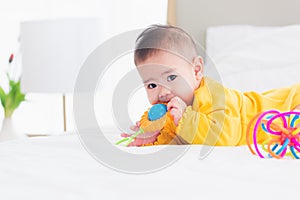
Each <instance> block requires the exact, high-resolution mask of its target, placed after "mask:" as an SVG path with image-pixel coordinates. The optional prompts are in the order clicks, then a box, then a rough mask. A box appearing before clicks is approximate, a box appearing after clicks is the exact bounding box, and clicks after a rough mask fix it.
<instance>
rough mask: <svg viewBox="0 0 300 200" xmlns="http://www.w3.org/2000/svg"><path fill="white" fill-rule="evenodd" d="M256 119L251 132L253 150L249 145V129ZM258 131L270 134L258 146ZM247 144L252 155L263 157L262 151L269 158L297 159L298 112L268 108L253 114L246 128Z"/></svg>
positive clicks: (299, 120)
mask: <svg viewBox="0 0 300 200" xmlns="http://www.w3.org/2000/svg"><path fill="white" fill-rule="evenodd" d="M255 120H256V123H255V125H254V129H253V132H252V139H253V145H254V148H255V151H256V153H255V151H254V150H253V149H252V147H251V142H250V135H251V134H250V129H251V127H252V124H253V122H254V121H255ZM260 131H264V132H265V133H267V135H269V136H271V137H270V139H267V140H266V141H264V142H263V143H262V144H261V148H259V147H258V144H257V142H258V141H257V137H258V133H259V132H260ZM246 137H247V145H248V147H249V149H250V151H251V152H252V153H253V154H254V155H256V154H257V155H258V156H259V157H261V158H265V157H266V154H264V155H263V153H262V151H261V150H263V151H264V152H266V153H267V157H270V158H272V157H273V158H278V159H280V158H283V157H284V156H290V157H292V158H293V159H299V153H300V143H299V142H300V112H296V111H291V112H283V113H280V112H279V111H276V110H269V111H266V112H263V113H260V114H258V115H257V116H255V117H254V118H253V119H252V120H251V122H250V123H249V125H248V128H247V135H246Z"/></svg>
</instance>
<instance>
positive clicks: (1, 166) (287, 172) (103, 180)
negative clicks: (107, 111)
mask: <svg viewBox="0 0 300 200" xmlns="http://www.w3.org/2000/svg"><path fill="white" fill-rule="evenodd" d="M240 2H241V1H238V0H230V1H227V3H222V4H221V5H220V6H221V8H222V9H221V8H220V7H218V6H216V5H219V3H220V2H219V1H216V0H210V1H208V0H200V1H192V0H185V1H181V0H177V1H170V2H169V5H170V7H169V8H170V9H169V14H168V16H169V22H170V23H172V24H173V25H178V26H180V27H183V28H185V29H187V30H188V31H189V32H190V33H191V34H192V35H193V37H194V38H196V39H197V40H198V41H199V43H202V44H203V46H205V48H206V51H207V56H208V57H207V60H208V63H207V64H211V65H213V66H215V67H216V69H217V71H218V76H219V77H220V78H221V80H222V81H223V83H224V84H226V85H228V86H233V87H237V88H236V89H239V90H248V89H249V88H250V86H251V88H254V89H255V90H259V91H263V90H267V89H269V88H272V87H276V86H278V85H276V84H278V83H280V85H289V84H292V83H294V82H297V81H298V80H299V79H298V77H297V76H296V75H297V74H300V67H299V65H300V60H299V58H298V57H299V56H298V55H297V54H295V53H293V52H297V53H299V52H300V49H299V48H300V38H299V35H300V34H298V33H299V27H298V26H296V25H294V24H297V23H299V21H300V15H299V12H298V11H297V8H299V6H300V5H299V2H298V1H296V0H289V1H285V2H283V1H276V2H273V1H271V0H266V1H264V3H263V2H261V1H259V0H255V1H245V2H244V3H240ZM257 5H261V6H262V8H258V6H257ZM245 7H247V8H245ZM174 8H175V9H174ZM197 8H199V10H198V9H197ZM200 8H201V9H200ZM281 8H282V9H281ZM253 10H255V11H256V13H258V14H255V15H254V14H253V12H252V11H253ZM278 10H280V11H281V13H282V14H281V15H280V16H278V12H277V11H278ZM187 11H189V12H187ZM199 11H204V12H203V13H202V14H201V12H200V13H199V15H197V14H198V12H199ZM216 13H218V15H216ZM228 13H230V14H228ZM266 13H268V15H266ZM226 14H228V15H226ZM195 16H199V21H198V22H197V25H195V24H193V23H195V21H196V20H195ZM205 16H206V17H209V20H204V19H203V17H205ZM237 16H239V17H237ZM262 16H266V17H265V18H262ZM201 24H202V25H201ZM225 25H226V26H225ZM228 25H230V26H228ZM253 25H255V26H253ZM257 25H260V26H264V27H258V26H257ZM270 25H272V26H274V25H277V26H280V27H268V26H270ZM287 25H293V26H287ZM274 32H275V33H276V34H275V36H276V37H275V36H274ZM224 33H227V37H224ZM270 34H271V36H272V37H270ZM246 36H247V37H246ZM205 38H207V39H205ZM245 38H246V41H245ZM247 38H248V39H247ZM266 38H267V39H270V40H268V43H265V45H262V46H261V44H262V42H263V41H266ZM279 40H280V42H278V46H279V48H280V49H282V48H285V51H284V52H282V51H276V50H274V49H273V51H272V52H271V54H276V55H277V56H278V55H280V56H281V58H282V59H281V60H279V61H278V62H276V63H275V64H278V65H275V66H274V64H273V63H271V62H273V59H269V57H267V56H261V55H262V52H263V53H268V52H269V53H270V49H272V48H274V45H273V44H274V41H279ZM233 41H234V42H237V44H236V43H233ZM247 42H248V43H247ZM228 44H230V45H233V46H230V45H228ZM243 44H252V45H254V46H249V45H246V46H247V48H245V45H243ZM255 45H259V46H260V47H261V48H260V49H261V51H260V52H257V51H254V52H253V51H251V48H252V49H257V46H255ZM275 46H276V45H275ZM225 47H226V48H225ZM237 47H238V48H237ZM250 47H251V48H250ZM283 53H284V54H283ZM263 55H265V54H263ZM286 56H288V58H289V59H288V61H290V62H288V61H287V60H286V59H284V58H287V57H286ZM209 62H210V63H209ZM249 63H250V64H249ZM283 64H284V66H288V67H287V69H286V68H285V69H286V71H285V73H289V76H288V77H289V78H284V77H283V78H281V79H280V80H281V81H280V82H279V81H278V79H279V76H281V75H282V71H278V68H279V67H281V66H282V65H283ZM256 65H259V66H260V68H259V69H257V68H255V67H253V66H256ZM240 66H244V67H243V68H242V70H241V67H240ZM229 67H231V68H229ZM244 69H245V70H244ZM262 69H263V70H265V72H266V74H270V75H271V76H269V77H267V76H260V75H262V74H263V73H262V72H261V70H262ZM280 69H281V68H280ZM280 72H281V73H280ZM207 73H208V74H209V73H214V72H210V71H207ZM249 74H251V76H249ZM256 78H258V79H259V80H258V81H255V80H256ZM245 79H247V81H244V82H242V81H241V80H245ZM254 82H255V83H256V84H253V83H254ZM298 82H299V81H298ZM242 83H244V84H242ZM247 83H248V84H247ZM299 92H300V91H299ZM118 132H119V129H118V127H117V126H115V127H112V128H111V129H109V130H106V131H105V133H104V135H105V137H106V138H105V140H106V142H110V144H111V145H108V146H102V147H101V152H98V153H99V155H105V156H106V158H107V159H111V161H112V162H113V163H114V164H115V165H109V164H107V163H103V162H102V160H99V159H98V157H97V155H95V154H92V153H91V150H90V149H89V148H87V146H86V142H85V140H84V138H83V137H85V136H86V137H87V138H91V139H90V142H91V145H92V146H93V145H95V146H97V145H99V143H97V137H93V136H95V134H94V133H93V132H89V131H87V132H86V133H85V134H84V135H82V134H81V135H80V137H79V135H78V134H77V133H72V134H67V135H63V134H57V135H54V136H50V137H35V138H26V139H20V140H14V141H7V142H3V143H1V144H0V160H1V162H0V175H1V176H0V177H1V179H0V188H1V189H0V191H1V193H0V198H1V199H9V200H15V199H32V200H33V199H72V200H76V199H91V200H92V199H200V198H202V199H257V198H259V199H263V198H265V199H271V198H272V199H283V198H294V197H296V195H297V194H298V185H297V182H298V179H299V178H300V176H299V173H298V169H299V164H300V163H299V161H298V160H291V159H283V160H276V159H260V158H259V157H257V156H254V155H252V154H251V153H250V151H249V150H248V148H247V147H246V146H240V147H214V148H211V147H207V146H203V145H193V146H189V145H181V146H174V145H170V146H152V147H143V148H139V147H131V148H126V147H121V146H118V147H114V142H116V141H117V140H119V139H120V138H119V135H118V134H117V133H118ZM90 136H92V137H90ZM112 148H115V150H113V151H112ZM115 151H118V152H126V153H123V154H119V155H128V154H132V155H133V156H135V157H137V158H138V159H140V161H141V162H140V163H138V162H136V163H135V165H136V167H137V168H136V169H138V170H141V169H142V167H141V166H143V165H145V164H147V162H149V161H151V162H152V163H155V162H157V163H163V164H164V165H157V166H155V167H154V168H152V170H151V168H149V170H144V171H138V173H134V172H133V171H130V170H129V171H126V170H124V169H125V168H126V167H132V165H130V163H129V162H128V160H126V159H127V158H128V157H116V152H115ZM159 152H167V153H166V154H159ZM173 152H174V153H175V154H176V155H177V156H175V157H172V156H173V154H172V153H173ZM149 154H152V155H161V157H158V156H156V157H153V156H152V157H147V156H146V155H149ZM175 154H174V155H175ZM143 158H149V160H145V159H143ZM168 159H169V160H168ZM151 162H150V164H151ZM116 164H117V165H119V166H123V167H124V169H120V168H119V169H117V168H116V167H115V166H116ZM139 167H140V168H139Z"/></svg>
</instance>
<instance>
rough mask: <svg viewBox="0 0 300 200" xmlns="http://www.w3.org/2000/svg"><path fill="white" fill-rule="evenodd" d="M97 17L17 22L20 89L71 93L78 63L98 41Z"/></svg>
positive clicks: (98, 21)
mask: <svg viewBox="0 0 300 200" xmlns="http://www.w3.org/2000/svg"><path fill="white" fill-rule="evenodd" d="M102 27H103V26H101V20H100V19H60V20H43V21H27V22H22V23H21V38H20V41H21V54H22V77H21V89H22V91H23V92H33V93H35V92H37V93H71V92H73V90H74V86H75V82H76V78H77V75H78V72H79V70H80V67H81V66H82V64H83V63H84V61H85V60H86V59H87V57H88V55H89V54H90V53H91V52H92V51H93V50H94V49H95V48H96V47H97V46H99V44H100V43H101V41H102V40H101V35H103V34H102V33H103V32H102Z"/></svg>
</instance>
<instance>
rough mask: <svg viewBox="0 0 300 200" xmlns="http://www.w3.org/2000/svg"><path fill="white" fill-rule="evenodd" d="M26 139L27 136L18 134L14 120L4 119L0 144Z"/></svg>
mask: <svg viewBox="0 0 300 200" xmlns="http://www.w3.org/2000/svg"><path fill="white" fill-rule="evenodd" d="M20 138H25V135H23V134H20V133H18V132H16V130H15V128H14V124H13V120H12V118H4V119H3V121H2V128H1V131H0V142H3V141H7V140H15V139H20Z"/></svg>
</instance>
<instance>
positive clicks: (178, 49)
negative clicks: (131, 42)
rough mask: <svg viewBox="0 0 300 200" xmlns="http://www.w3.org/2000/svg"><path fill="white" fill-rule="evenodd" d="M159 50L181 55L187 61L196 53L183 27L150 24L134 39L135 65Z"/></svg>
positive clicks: (193, 43) (194, 45) (195, 48)
mask: <svg viewBox="0 0 300 200" xmlns="http://www.w3.org/2000/svg"><path fill="white" fill-rule="evenodd" d="M159 51H167V52H169V53H174V54H176V55H178V56H181V57H183V58H184V59H186V60H187V61H188V62H191V61H192V59H193V58H194V57H195V56H197V55H198V51H197V47H196V44H195V42H194V40H193V39H192V37H191V36H190V35H189V34H188V33H187V32H185V31H184V30H183V29H181V28H178V27H174V26H169V25H158V24H155V25H151V26H150V27H148V28H147V29H145V30H144V31H143V32H142V33H141V34H140V35H139V36H138V38H137V39H136V45H135V50H134V63H135V65H137V64H138V63H140V62H143V61H145V60H146V59H147V58H149V57H151V56H153V55H155V54H156V53H157V52H159Z"/></svg>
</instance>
